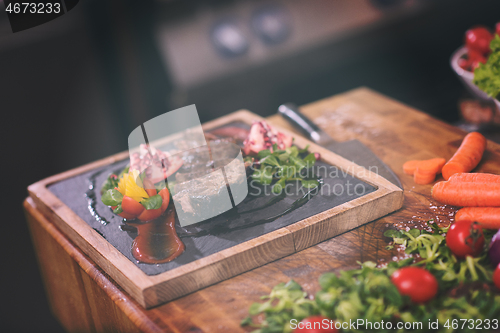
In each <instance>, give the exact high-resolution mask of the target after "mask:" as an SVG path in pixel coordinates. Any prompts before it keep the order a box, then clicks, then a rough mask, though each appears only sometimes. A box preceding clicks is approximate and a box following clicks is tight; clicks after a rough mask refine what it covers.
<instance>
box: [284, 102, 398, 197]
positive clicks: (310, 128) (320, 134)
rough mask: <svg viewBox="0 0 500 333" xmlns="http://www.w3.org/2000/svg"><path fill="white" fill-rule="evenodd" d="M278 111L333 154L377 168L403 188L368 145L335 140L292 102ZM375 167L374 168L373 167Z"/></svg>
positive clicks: (386, 177)
mask: <svg viewBox="0 0 500 333" xmlns="http://www.w3.org/2000/svg"><path fill="white" fill-rule="evenodd" d="M278 112H279V114H280V115H282V116H283V118H285V119H286V120H288V121H289V122H290V123H291V124H292V125H293V126H295V127H296V128H298V129H300V130H301V131H302V132H303V133H304V134H305V135H306V136H307V137H308V138H309V139H311V140H312V141H314V142H315V143H317V144H318V145H320V146H323V147H325V148H326V149H329V150H331V151H333V152H334V153H335V154H337V155H340V156H342V157H344V158H345V159H348V160H350V161H352V162H354V163H356V164H357V165H360V166H362V167H364V168H366V169H368V170H371V171H374V170H378V174H379V175H380V176H382V177H384V178H385V179H387V180H388V181H390V182H391V183H393V184H394V185H396V186H399V187H400V188H403V186H402V185H401V182H400V181H399V178H398V176H396V174H395V173H394V172H393V171H392V170H391V169H390V168H389V167H388V166H387V165H386V164H385V163H384V162H382V161H381V160H380V159H379V158H378V157H377V155H375V154H374V153H373V152H372V151H371V150H370V149H369V148H368V147H366V146H365V145H364V144H362V143H361V142H360V141H358V140H350V141H345V142H337V141H335V140H333V139H332V138H331V137H330V136H329V135H328V134H326V133H325V132H324V131H323V130H322V129H321V128H319V127H318V126H317V125H316V124H315V123H313V122H312V121H311V120H310V119H309V118H307V117H306V116H305V115H304V114H302V113H301V112H300V111H299V108H298V107H297V106H296V105H295V104H293V103H286V104H282V105H280V106H279V108H278ZM374 167H376V169H375V168H374Z"/></svg>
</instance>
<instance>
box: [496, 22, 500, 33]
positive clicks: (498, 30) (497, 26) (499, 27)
mask: <svg viewBox="0 0 500 333" xmlns="http://www.w3.org/2000/svg"><path fill="white" fill-rule="evenodd" d="M495 33H496V34H497V35H499V36H500V22H498V23H497V24H496V25H495Z"/></svg>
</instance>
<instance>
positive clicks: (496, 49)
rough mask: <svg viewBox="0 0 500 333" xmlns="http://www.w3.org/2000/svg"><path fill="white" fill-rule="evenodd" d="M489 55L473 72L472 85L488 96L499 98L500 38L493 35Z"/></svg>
mask: <svg viewBox="0 0 500 333" xmlns="http://www.w3.org/2000/svg"><path fill="white" fill-rule="evenodd" d="M490 48H491V54H490V55H489V57H488V60H487V61H486V63H485V64H481V63H480V64H479V67H477V68H476V69H475V70H474V81H473V82H474V84H475V85H476V86H478V87H479V89H481V90H482V91H484V92H485V93H487V94H488V96H490V97H493V98H496V99H499V98H500V36H499V35H495V37H494V38H493V40H492V41H491V43H490Z"/></svg>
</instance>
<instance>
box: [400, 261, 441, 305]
mask: <svg viewBox="0 0 500 333" xmlns="http://www.w3.org/2000/svg"><path fill="white" fill-rule="evenodd" d="M391 281H392V283H394V285H395V286H396V288H397V289H398V291H399V293H400V294H401V295H406V296H410V298H411V301H412V302H414V303H425V302H428V301H430V300H431V299H432V298H433V297H434V296H436V294H437V292H438V282H437V280H436V278H435V277H434V275H432V274H431V273H430V272H429V271H428V270H426V269H424V268H420V267H404V268H401V269H398V270H397V271H395V272H394V273H393V274H392V276H391Z"/></svg>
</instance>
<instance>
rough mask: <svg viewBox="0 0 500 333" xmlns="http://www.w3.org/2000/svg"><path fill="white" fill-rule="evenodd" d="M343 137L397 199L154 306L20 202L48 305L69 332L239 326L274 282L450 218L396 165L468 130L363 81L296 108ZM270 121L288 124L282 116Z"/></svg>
mask: <svg viewBox="0 0 500 333" xmlns="http://www.w3.org/2000/svg"><path fill="white" fill-rule="evenodd" d="M302 110H303V111H304V113H305V114H307V115H308V116H310V117H311V118H313V119H315V122H316V123H317V124H318V125H319V126H320V127H322V128H323V129H324V130H325V131H327V132H328V133H329V134H330V135H331V136H332V137H333V138H334V139H336V140H339V141H344V140H350V139H354V138H356V139H359V140H360V141H362V142H363V143H365V144H366V145H367V146H368V147H370V148H371V149H372V150H373V152H375V153H376V154H377V155H378V156H379V157H380V158H381V159H382V160H383V161H384V162H385V163H387V164H388V165H389V166H390V167H391V168H392V169H393V170H394V171H395V172H396V174H398V176H399V177H400V179H401V182H402V183H403V186H404V191H405V204H404V206H403V208H402V209H401V210H399V211H397V212H395V213H393V214H390V215H388V216H386V217H384V218H381V219H379V220H377V221H375V222H372V223H368V224H366V225H364V226H362V227H359V228H357V229H355V230H352V231H350V232H347V233H345V234H342V235H340V236H338V237H335V238H332V239H330V240H328V241H325V242H323V243H320V244H318V245H316V246H313V247H311V248H308V249H306V250H304V251H301V252H298V253H295V254H293V255H291V256H288V257H285V258H283V259H280V260H277V261H275V262H272V263H270V264H267V265H265V266H263V267H260V268H257V269H254V270H252V271H250V272H247V273H244V274H241V275H239V276H236V277H234V278H231V279H229V280H226V281H223V282H221V283H218V284H216V285H213V286H211V287H208V288H205V289H202V290H200V291H198V292H195V293H193V294H190V295H187V296H185V297H182V298H180V299H177V300H175V301H172V302H169V303H166V304H163V305H161V306H158V307H156V308H153V309H150V310H145V309H144V308H142V307H141V306H140V305H138V304H137V303H136V302H135V301H133V300H132V299H131V298H130V297H129V296H128V295H127V294H126V293H125V292H124V291H123V290H121V288H120V287H119V286H117V285H116V284H114V282H113V281H111V280H110V279H109V277H107V276H106V274H105V273H103V271H102V270H101V269H100V268H99V267H98V266H96V265H95V264H94V263H93V262H92V261H91V260H90V259H89V258H88V257H87V256H86V255H85V254H83V253H82V252H81V251H80V250H79V249H78V248H76V247H75V246H74V245H73V244H72V243H71V242H70V241H69V240H68V239H67V238H66V237H65V235H64V234H62V233H61V232H60V231H59V230H58V229H57V228H56V227H55V226H54V225H53V224H52V223H51V222H50V221H49V220H47V219H46V218H45V217H44V216H43V215H42V214H41V213H40V212H39V211H38V210H37V209H36V207H35V206H34V204H33V202H32V201H31V199H27V200H26V201H25V202H24V208H25V211H26V216H27V219H28V223H29V226H30V229H31V233H32V238H33V242H34V245H35V249H36V252H37V255H38V259H39V263H40V269H41V271H42V275H43V279H44V282H45V287H46V290H47V293H48V297H49V300H50V305H51V307H52V310H53V312H54V314H55V316H56V317H57V318H58V319H59V320H60V322H61V324H62V325H63V326H64V327H65V328H66V330H68V331H70V332H79V331H84V332H94V331H96V332H239V331H248V330H249V329H244V328H241V327H240V325H239V323H240V321H241V320H242V319H243V318H245V317H246V316H247V313H248V307H249V306H250V304H252V303H253V302H258V301H259V298H260V296H262V295H266V294H268V293H269V292H270V290H271V289H272V287H273V286H274V285H276V284H278V283H279V282H286V281H288V280H290V279H294V280H295V281H297V282H298V283H300V284H301V285H302V286H303V287H304V288H305V290H306V291H307V292H309V293H313V294H314V293H315V292H316V291H317V290H318V289H319V285H318V282H317V279H318V277H319V275H321V274H322V273H325V272H328V271H339V270H343V269H349V268H353V267H355V266H356V262H357V261H367V260H372V261H377V260H392V258H393V257H394V256H398V255H399V254H398V253H397V252H396V251H394V250H393V251H392V252H391V251H387V250H385V249H384V248H385V245H386V244H385V241H384V238H383V236H382V234H383V232H384V230H385V229H387V227H388V226H389V225H392V224H401V225H402V224H404V225H408V224H410V225H418V224H421V223H423V222H425V221H427V220H429V219H432V218H433V219H437V220H438V221H443V222H447V221H449V220H450V218H451V216H453V212H454V209H453V208H450V207H444V206H442V205H440V204H439V203H435V202H433V201H432V199H431V198H430V188H431V185H415V184H414V182H413V179H412V177H410V176H407V175H405V174H404V173H403V171H402V165H403V163H404V162H405V161H407V160H409V159H420V158H430V157H438V156H439V157H444V158H450V157H451V156H452V155H453V153H454V151H455V150H456V148H457V147H458V146H459V145H460V142H461V140H462V138H463V136H464V135H465V133H464V132H463V131H461V130H459V129H458V128H455V127H453V126H451V125H448V124H445V123H443V122H441V121H439V120H436V119H434V118H432V117H430V116H429V115H426V114H424V113H422V112H419V111H416V110H414V109H412V108H410V107H408V106H405V105H403V104H401V103H398V102H396V101H393V100H391V99H389V98H387V97H384V96H382V95H380V94H377V93H375V92H373V91H371V90H369V89H366V88H360V89H356V90H353V91H350V92H347V93H344V94H341V95H337V96H333V97H331V98H327V99H324V100H321V101H318V102H315V103H311V104H308V105H306V106H304V107H303V108H302ZM269 121H270V122H271V123H275V124H279V125H280V126H283V127H287V128H289V129H292V128H291V127H290V126H289V125H288V124H287V123H286V122H285V121H283V120H282V119H281V118H279V117H278V116H272V117H270V118H269ZM477 170H480V171H482V172H491V173H497V174H498V173H500V145H498V144H495V143H493V142H488V147H487V151H486V153H485V155H484V157H483V162H481V164H480V165H479V166H478V169H477Z"/></svg>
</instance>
